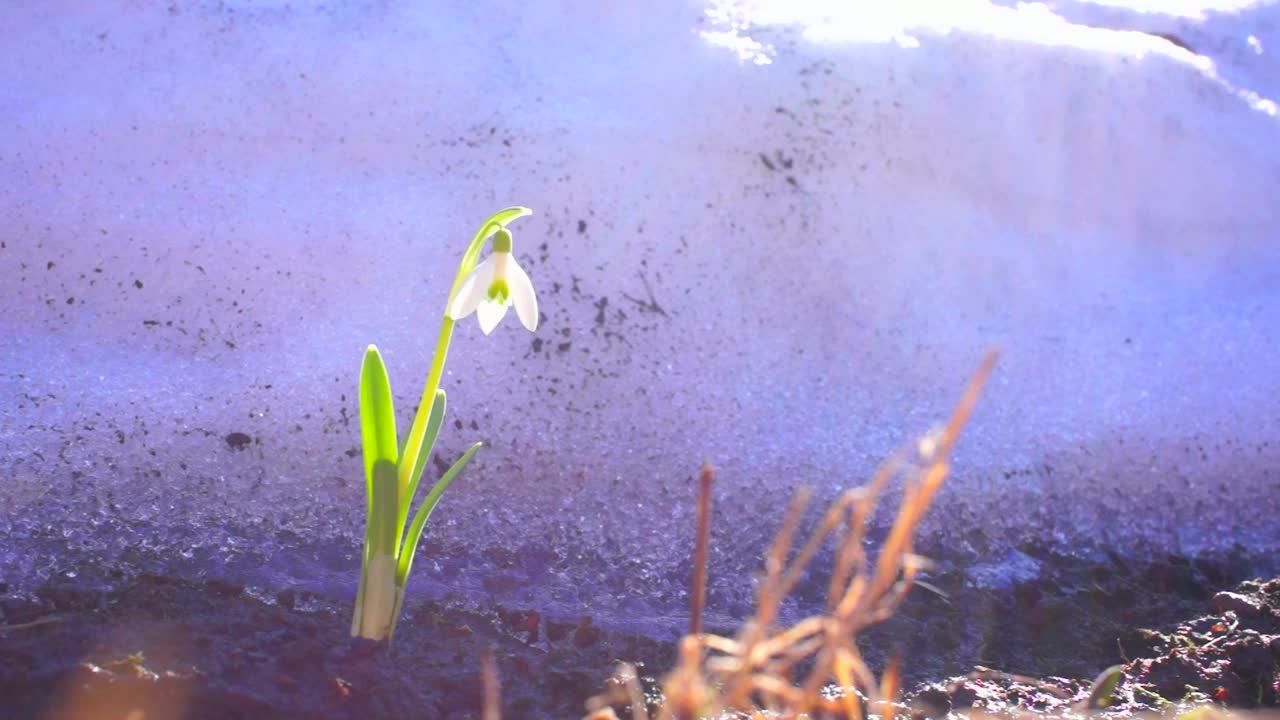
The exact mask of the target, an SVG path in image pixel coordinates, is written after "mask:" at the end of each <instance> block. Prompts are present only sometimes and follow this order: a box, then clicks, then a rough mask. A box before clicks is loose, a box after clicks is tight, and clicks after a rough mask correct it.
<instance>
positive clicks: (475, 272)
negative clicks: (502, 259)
mask: <svg viewBox="0 0 1280 720" xmlns="http://www.w3.org/2000/svg"><path fill="white" fill-rule="evenodd" d="M492 280H493V256H492V255H490V256H489V257H487V258H485V259H484V262H482V263H480V264H479V265H477V266H475V267H474V268H473V269H472V270H471V273H470V274H468V275H467V278H466V279H465V280H463V281H462V285H459V286H458V293H457V294H456V295H454V296H453V301H452V302H450V303H449V317H450V318H452V319H453V320H461V319H462V318H464V317H467V316H468V315H470V314H471V313H473V312H475V311H476V308H477V307H478V306H479V305H480V303H481V301H483V300H484V299H485V296H486V295H487V294H488V293H489V283H490V282H491V281H492Z"/></svg>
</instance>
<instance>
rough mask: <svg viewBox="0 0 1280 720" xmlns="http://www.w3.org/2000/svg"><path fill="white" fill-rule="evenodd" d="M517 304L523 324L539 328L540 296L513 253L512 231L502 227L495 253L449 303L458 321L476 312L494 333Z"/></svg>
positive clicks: (451, 314) (487, 330)
mask: <svg viewBox="0 0 1280 720" xmlns="http://www.w3.org/2000/svg"><path fill="white" fill-rule="evenodd" d="M512 305H515V306H516V315H517V316H519V318H520V324H522V325H524V326H525V328H526V329H527V330H528V331H529V332H533V331H534V330H535V329H537V327H538V298H537V296H535V295H534V294H533V283H531V282H529V276H528V275H527V274H526V273H525V271H524V268H521V267H520V264H519V263H517V262H516V259H515V256H513V255H512V254H511V233H510V232H508V231H507V229H506V228H502V229H501V230H499V231H498V232H497V233H495V234H494V236H493V252H492V253H491V254H490V255H489V257H487V258H485V259H484V262H481V263H480V264H479V265H477V266H476V267H475V269H474V270H472V271H471V274H469V275H467V278H466V279H465V280H463V281H462V286H461V287H459V288H458V294H457V295H454V296H453V301H452V302H450V303H449V317H450V318H451V319H453V320H455V321H457V320H462V319H463V318H465V317H467V316H469V315H471V313H475V314H476V318H477V319H478V320H479V321H480V329H481V330H483V331H484V334H485V335H488V334H489V333H491V332H493V329H494V328H495V327H497V326H498V323H499V322H501V320H502V318H504V317H506V315H507V308H509V307H511V306H512Z"/></svg>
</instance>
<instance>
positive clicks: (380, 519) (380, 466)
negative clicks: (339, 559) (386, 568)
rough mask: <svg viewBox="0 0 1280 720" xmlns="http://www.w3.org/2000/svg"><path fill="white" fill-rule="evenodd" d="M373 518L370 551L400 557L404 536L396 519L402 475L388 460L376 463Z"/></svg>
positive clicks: (370, 524) (374, 468)
mask: <svg viewBox="0 0 1280 720" xmlns="http://www.w3.org/2000/svg"><path fill="white" fill-rule="evenodd" d="M372 505H373V521H372V522H371V523H369V529H368V535H367V537H368V539H369V554H370V556H372V555H378V554H385V555H390V556H391V557H393V558H394V557H397V549H398V548H399V546H400V535H399V533H397V532H396V518H397V517H398V516H399V513H400V478H399V476H398V475H397V473H396V466H395V465H393V464H392V463H389V462H387V461H386V460H379V461H378V462H376V463H374V465H373V502H372Z"/></svg>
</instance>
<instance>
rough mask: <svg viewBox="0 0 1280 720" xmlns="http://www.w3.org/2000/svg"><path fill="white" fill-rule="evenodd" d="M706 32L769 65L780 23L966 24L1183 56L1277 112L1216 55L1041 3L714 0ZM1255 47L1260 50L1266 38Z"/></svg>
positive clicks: (901, 32)
mask: <svg viewBox="0 0 1280 720" xmlns="http://www.w3.org/2000/svg"><path fill="white" fill-rule="evenodd" d="M1259 2H1262V0H1092V2H1091V3H1087V2H1083V0H1082V4H1092V5H1097V6H1102V7H1107V8H1121V9H1128V10H1133V11H1136V12H1143V13H1147V12H1151V13H1154V12H1159V13H1161V14H1164V15H1169V16H1176V17H1186V18H1201V17H1204V15H1205V13H1208V12H1239V11H1241V10H1244V9H1246V8H1249V7H1251V6H1254V5H1257V4H1259ZM705 16H706V26H705V27H704V28H703V30H702V31H701V35H702V38H703V39H704V40H705V41H706V42H708V43H709V44H711V45H715V46H718V47H723V48H726V49H728V50H730V51H732V52H733V53H734V54H735V55H736V56H737V57H738V60H739V61H741V62H744V63H751V64H754V65H768V64H769V63H771V62H772V61H773V58H774V57H775V56H776V54H777V50H776V48H775V47H774V45H773V44H772V43H771V42H770V39H771V31H772V30H773V29H774V28H794V29H795V30H797V31H798V32H799V33H800V36H801V38H803V39H804V40H805V41H807V42H811V43H814V44H819V45H837V44H848V43H893V44H896V45H898V46H900V47H903V48H916V47H919V45H920V42H921V40H922V39H923V38H927V37H928V36H930V35H933V36H938V35H945V34H947V33H950V32H952V31H961V32H964V33H968V34H972V35H986V36H989V37H995V38H1002V39H1008V40H1016V41H1019V42H1033V43H1039V44H1042V45H1051V46H1065V47H1073V48H1079V49H1082V50H1088V51H1093V52H1099V53H1111V54H1119V55H1128V56H1132V57H1142V56H1145V55H1147V54H1148V53H1153V52H1154V53H1159V54H1162V55H1166V56H1168V57H1170V58H1172V59H1174V60H1176V61H1178V62H1182V63H1185V64H1187V65H1189V66H1191V67H1194V68H1195V69H1196V70H1198V71H1200V72H1201V73H1203V74H1204V75H1205V76H1207V77H1209V78H1211V79H1213V80H1214V81H1215V82H1219V83H1222V84H1223V85H1224V86H1225V87H1226V88H1227V89H1228V90H1229V91H1231V92H1232V93H1234V94H1236V95H1237V96H1238V97H1240V98H1241V99H1242V100H1244V101H1245V102H1247V103H1248V104H1249V105H1250V107H1252V108H1253V109H1254V110H1258V111H1260V112H1263V113H1265V114H1267V115H1270V116H1272V117H1275V116H1276V115H1277V108H1276V105H1275V103H1274V102H1272V101H1271V100H1269V99H1267V98H1264V97H1261V96H1259V95H1258V94H1257V93H1255V92H1253V91H1251V90H1248V89H1244V88H1238V87H1235V86H1234V85H1232V84H1231V83H1228V82H1227V81H1226V80H1224V79H1223V78H1222V77H1221V76H1220V75H1219V74H1218V72H1217V69H1216V67H1215V66H1214V62H1213V60H1212V59H1211V58H1209V57H1206V56H1203V55H1198V54H1196V53H1194V52H1191V51H1189V50H1187V49H1185V48H1183V47H1180V46H1178V45H1176V44H1174V43H1171V42H1169V41H1168V40H1167V39H1166V38H1163V37H1161V36H1158V35H1154V34H1151V33H1147V32H1138V31H1133V30H1114V29H1108V28H1105V27H1096V26H1093V25H1086V24H1079V23H1074V22H1070V21H1068V20H1066V19H1065V18H1063V17H1062V16H1061V15H1058V14H1057V13H1055V12H1053V10H1051V9H1050V7H1049V6H1048V5H1046V4H1044V3H1039V2H1018V3H1004V4H1001V3H998V2H994V1H993V0H896V2H892V3H889V2H882V1H881V0H846V1H845V2H831V0H709V2H708V4H707V7H706V11H705ZM1249 46H1250V48H1251V49H1253V51H1254V52H1256V53H1258V54H1261V52H1262V47H1261V43H1260V42H1258V41H1257V40H1256V38H1255V39H1252V40H1250V42H1249Z"/></svg>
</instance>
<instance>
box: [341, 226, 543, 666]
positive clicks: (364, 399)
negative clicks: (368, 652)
mask: <svg viewBox="0 0 1280 720" xmlns="http://www.w3.org/2000/svg"><path fill="white" fill-rule="evenodd" d="M531 213H532V211H531V210H529V209H528V208H523V207H511V208H507V209H505V210H502V211H499V212H498V213H495V214H494V215H493V216H492V217H490V218H489V219H488V220H486V221H485V222H484V224H483V225H481V226H480V230H479V231H477V232H476V234H475V236H474V237H472V239H471V244H470V245H468V246H467V250H466V252H465V253H463V256H462V262H461V263H460V264H459V266H458V273H457V276H456V277H455V278H454V281H453V286H452V287H451V288H450V290H449V302H446V304H445V316H444V319H443V321H442V322H441V325H440V334H439V337H438V338H437V340H436V350H435V354H434V355H433V357H432V362H431V369H430V371H429V372H428V373H427V383H426V387H425V388H424V389H423V391H422V400H421V402H419V403H418V412H417V414H416V415H415V416H414V419H413V425H412V426H411V427H410V429H409V433H408V435H407V436H406V437H405V441H404V445H403V447H401V446H400V445H399V442H398V435H397V433H396V418H395V406H394V401H393V399H392V395H391V381H390V378H389V377H388V375H387V369H386V365H385V364H384V363H383V362H382V355H381V354H380V353H379V352H378V348H377V347H375V346H373V345H370V346H369V347H368V348H367V349H366V350H365V353H364V362H363V363H362V365H361V367H360V436H361V441H362V445H363V451H364V471H365V494H366V497H367V499H368V504H367V508H366V514H365V536H364V551H363V553H362V556H361V564H360V587H359V589H358V590H357V591H356V604H355V614H354V617H353V618H352V620H351V634H352V635H353V636H359V637H363V638H368V639H370V640H383V639H386V640H388V641H390V639H391V637H392V635H393V634H394V633H395V628H396V621H397V619H398V617H399V615H400V608H401V605H402V604H403V602H404V589H405V585H406V583H407V582H408V579H409V571H410V570H411V569H412V568H413V558H414V555H415V554H416V552H417V548H418V541H419V539H420V538H421V537H422V531H423V529H424V528H425V527H426V524H427V520H428V519H430V517H431V513H432V511H434V510H435V508H436V506H437V505H438V504H439V503H440V498H441V496H442V495H443V494H444V491H445V490H447V489H448V488H449V486H450V485H451V484H452V483H453V481H454V480H455V479H456V478H457V476H458V474H459V473H460V472H462V469H463V468H465V467H466V466H467V463H469V462H471V459H472V458H473V457H475V454H476V452H477V451H478V450H479V449H480V445H481V443H475V444H473V445H472V446H471V447H470V448H468V449H467V451H466V452H464V453H463V454H462V457H460V458H458V460H457V461H456V462H454V463H453V465H452V466H450V467H449V469H448V470H446V471H445V473H444V475H442V476H441V477H440V479H439V480H437V481H436V483H435V485H433V486H432V488H431V491H430V492H428V493H427V496H426V498H425V499H424V500H423V502H422V504H421V505H420V506H418V510H417V512H416V513H414V516H413V521H412V522H410V523H409V525H408V532H407V533H406V532H405V530H406V528H405V523H406V522H407V521H408V520H409V510H410V506H411V505H412V503H413V498H414V496H415V495H416V494H417V491H418V485H419V483H420V482H421V480H422V473H423V470H424V469H425V466H426V460H427V458H428V457H430V455H431V451H432V448H433V447H434V446H435V441H436V436H437V435H438V434H439V433H440V428H441V426H442V425H443V423H444V413H445V407H446V398H445V393H444V390H441V389H440V378H441V376H442V375H443V372H444V361H445V358H446V357H447V355H448V353H449V343H450V341H451V340H452V338H453V326H454V320H453V319H452V318H451V317H450V316H449V312H448V308H449V303H451V302H452V301H453V299H454V296H455V295H456V294H457V293H458V289H459V287H460V286H461V285H462V282H463V279H464V278H466V277H467V276H468V275H469V274H471V272H472V270H474V269H475V267H476V263H477V261H478V260H479V257H480V251H481V249H483V247H484V244H485V241H486V240H488V239H489V238H490V237H493V236H494V234H495V233H497V234H499V236H500V238H501V244H502V246H503V252H506V253H509V252H510V250H511V234H510V233H509V232H508V231H507V230H506V224H507V223H509V222H511V221H512V220H515V219H516V218H520V217H524V216H525V215H529V214H531ZM495 251H496V248H495ZM530 292H531V291H530Z"/></svg>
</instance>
